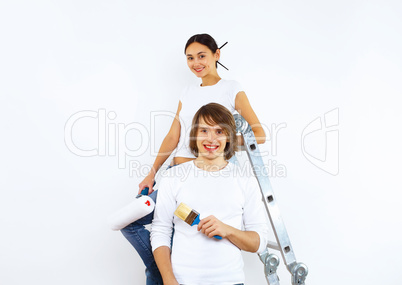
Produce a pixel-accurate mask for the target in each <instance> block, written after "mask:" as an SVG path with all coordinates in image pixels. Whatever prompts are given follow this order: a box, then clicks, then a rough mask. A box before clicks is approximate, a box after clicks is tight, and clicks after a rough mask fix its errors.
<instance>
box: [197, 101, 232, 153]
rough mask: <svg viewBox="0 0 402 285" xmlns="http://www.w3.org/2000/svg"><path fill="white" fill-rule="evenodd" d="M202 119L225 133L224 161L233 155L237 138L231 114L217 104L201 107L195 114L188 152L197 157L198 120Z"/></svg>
mask: <svg viewBox="0 0 402 285" xmlns="http://www.w3.org/2000/svg"><path fill="white" fill-rule="evenodd" d="M201 118H203V119H204V121H205V123H207V124H208V125H211V126H212V125H214V124H217V125H219V126H220V127H221V128H222V130H223V132H224V133H225V135H226V137H227V139H226V146H225V150H224V157H225V159H226V160H228V159H230V158H231V157H232V156H233V155H235V151H237V136H236V123H235V119H234V117H233V115H232V113H231V112H230V111H229V110H228V109H227V108H226V107H224V106H222V105H220V104H218V103H209V104H207V105H204V106H202V107H201V108H200V109H199V110H198V111H197V113H195V115H194V118H193V122H192V124H191V131H190V150H191V152H192V153H193V154H194V155H195V156H197V157H198V147H197V132H198V126H199V124H200V119H201Z"/></svg>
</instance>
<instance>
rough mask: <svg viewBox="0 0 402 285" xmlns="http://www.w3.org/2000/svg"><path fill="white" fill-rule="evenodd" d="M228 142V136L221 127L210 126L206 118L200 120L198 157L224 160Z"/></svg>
mask: <svg viewBox="0 0 402 285" xmlns="http://www.w3.org/2000/svg"><path fill="white" fill-rule="evenodd" d="M226 142H227V137H226V134H225V133H224V130H223V129H222V128H221V127H220V126H219V125H216V124H215V125H212V126H211V125H208V124H207V123H206V122H205V120H204V118H202V117H201V118H200V122H199V125H198V130H197V148H198V157H203V158H206V159H210V160H213V159H216V158H220V157H222V158H224V151H225V146H226Z"/></svg>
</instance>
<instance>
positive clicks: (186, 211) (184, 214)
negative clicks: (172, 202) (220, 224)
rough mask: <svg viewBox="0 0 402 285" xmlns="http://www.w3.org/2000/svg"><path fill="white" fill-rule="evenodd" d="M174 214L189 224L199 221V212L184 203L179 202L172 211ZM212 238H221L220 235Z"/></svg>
mask: <svg viewBox="0 0 402 285" xmlns="http://www.w3.org/2000/svg"><path fill="white" fill-rule="evenodd" d="M174 214H175V215H176V216H177V217H178V218H180V219H182V220H183V221H185V222H186V223H187V224H189V225H190V226H194V225H198V224H199V223H200V214H199V213H198V212H197V211H196V210H193V209H191V208H190V207H189V206H187V205H186V204H184V203H180V205H179V207H177V209H176V211H174ZM214 238H216V239H222V237H221V236H214Z"/></svg>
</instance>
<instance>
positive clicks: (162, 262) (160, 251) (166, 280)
mask: <svg viewBox="0 0 402 285" xmlns="http://www.w3.org/2000/svg"><path fill="white" fill-rule="evenodd" d="M154 257H155V261H156V265H158V268H159V272H160V273H161V275H162V279H163V284H164V285H179V283H178V282H177V280H176V278H175V277H174V274H173V269H172V262H171V260H170V248H169V247H167V246H161V247H158V248H157V249H155V250H154Z"/></svg>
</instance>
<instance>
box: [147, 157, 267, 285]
mask: <svg viewBox="0 0 402 285" xmlns="http://www.w3.org/2000/svg"><path fill="white" fill-rule="evenodd" d="M243 170H244V169H243ZM243 172H246V173H247V174H245V173H242V171H240V168H239V167H238V166H236V165H234V164H232V163H229V164H228V165H227V166H226V167H225V168H223V169H221V170H219V171H213V172H209V171H205V170H202V169H200V168H198V167H196V166H195V164H194V162H193V161H190V162H186V163H183V164H180V165H178V166H175V167H173V168H170V169H169V170H167V171H166V172H165V174H164V177H163V178H162V180H161V182H160V185H159V189H158V197H157V202H156V208H155V213H154V220H153V222H152V229H151V244H152V250H153V251H154V250H155V249H156V248H158V247H160V246H168V247H170V246H171V236H172V229H173V227H174V236H173V244H172V255H171V260H172V266H173V273H174V275H175V277H176V279H177V281H178V282H179V283H180V284H186V285H197V284H202V285H207V284H214V285H218V284H219V285H233V284H238V283H243V282H244V272H243V259H242V256H241V252H240V250H239V248H238V247H236V246H235V245H234V244H232V243H231V242H230V241H229V240H227V239H222V240H217V239H215V238H212V239H211V238H208V237H207V236H206V235H204V234H203V233H201V232H199V231H197V226H190V225H188V224H187V223H186V222H184V221H183V220H181V219H179V218H178V217H176V216H174V211H175V210H176V208H177V207H178V206H179V204H180V203H181V202H183V203H185V204H187V205H188V206H190V207H191V208H192V209H194V210H196V211H197V212H198V213H200V218H201V219H202V218H205V217H207V216H209V215H214V216H215V217H216V218H217V219H219V220H220V221H222V222H223V223H225V224H228V225H230V226H232V227H234V228H237V229H239V230H245V231H255V232H257V233H258V234H259V236H260V245H259V249H258V251H257V252H262V251H263V250H264V249H265V247H266V244H267V242H268V240H267V235H268V219H267V216H266V213H265V210H264V205H263V203H262V197H261V194H260V190H259V188H258V184H257V180H256V178H255V177H254V176H252V175H249V174H250V173H249V172H247V171H243Z"/></svg>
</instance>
